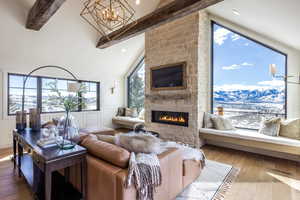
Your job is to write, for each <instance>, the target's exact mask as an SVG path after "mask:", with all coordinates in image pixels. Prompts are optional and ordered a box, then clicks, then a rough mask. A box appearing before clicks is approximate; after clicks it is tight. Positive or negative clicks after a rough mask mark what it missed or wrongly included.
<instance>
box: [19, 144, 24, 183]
mask: <svg viewBox="0 0 300 200" xmlns="http://www.w3.org/2000/svg"><path fill="white" fill-rule="evenodd" d="M22 156H23V147H22V145H21V144H20V143H18V171H19V177H21V176H22V172H21V166H22V162H21V158H22Z"/></svg>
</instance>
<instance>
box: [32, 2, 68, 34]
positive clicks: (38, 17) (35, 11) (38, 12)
mask: <svg viewBox="0 0 300 200" xmlns="http://www.w3.org/2000/svg"><path fill="white" fill-rule="evenodd" d="M64 2H65V0H36V2H35V3H34V5H33V7H32V8H31V9H30V11H29V14H28V17H27V22H26V28H28V29H32V30H36V31H39V30H40V29H41V28H42V27H43V26H44V25H45V24H46V23H47V22H48V21H49V19H50V18H51V17H52V16H53V15H54V14H55V13H56V12H57V11H58V9H59V8H60V7H61V5H62V4H63V3H64Z"/></svg>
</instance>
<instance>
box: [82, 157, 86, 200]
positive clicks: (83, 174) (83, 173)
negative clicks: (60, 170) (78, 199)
mask: <svg viewBox="0 0 300 200" xmlns="http://www.w3.org/2000/svg"><path fill="white" fill-rule="evenodd" d="M86 165H87V164H86V158H85V157H84V158H83V159H82V162H81V192H82V199H83V200H85V199H86V182H87V167H86Z"/></svg>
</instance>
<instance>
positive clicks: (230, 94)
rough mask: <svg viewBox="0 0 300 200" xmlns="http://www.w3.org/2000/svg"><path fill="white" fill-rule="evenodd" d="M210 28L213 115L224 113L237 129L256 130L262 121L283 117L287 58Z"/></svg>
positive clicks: (224, 30)
mask: <svg viewBox="0 0 300 200" xmlns="http://www.w3.org/2000/svg"><path fill="white" fill-rule="evenodd" d="M212 27H213V59H212V61H213V63H212V64H213V77H212V78H213V87H212V90H213V102H212V107H213V112H217V109H218V108H219V109H220V108H221V109H223V110H224V115H225V116H226V117H228V118H229V119H231V121H232V123H233V124H234V125H235V126H236V127H240V128H249V129H258V128H259V125H260V122H261V120H262V119H263V118H269V117H274V116H278V117H283V118H284V117H285V116H286V83H285V82H284V81H283V80H279V79H274V78H272V77H271V75H270V73H269V65H270V64H276V66H277V68H278V73H279V74H281V75H286V61H287V60H286V59H287V56H286V55H285V54H284V53H281V52H279V51H277V50H275V49H272V48H270V47H268V46H266V45H264V44H262V43H260V42H257V41H254V40H252V39H250V38H248V37H246V36H244V35H241V34H239V33H237V32H234V31H232V30H230V29H228V28H226V27H223V26H221V25H219V24H217V23H213V24H212Z"/></svg>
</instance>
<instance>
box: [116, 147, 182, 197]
mask: <svg viewBox="0 0 300 200" xmlns="http://www.w3.org/2000/svg"><path fill="white" fill-rule="evenodd" d="M158 158H159V161H160V167H161V172H162V185H161V186H159V187H158V188H157V189H156V193H155V194H154V199H157V200H164V199H173V198H175V197H176V196H177V195H178V194H179V193H180V192H181V190H182V170H183V169H182V168H183V161H182V155H181V151H180V150H178V149H175V148H173V149H169V150H168V151H166V152H164V153H162V154H160V155H159V156H158ZM127 175H128V170H127V169H126V170H122V171H120V172H118V173H117V175H116V182H117V200H126V199H136V190H135V188H134V186H131V187H129V188H125V186H124V185H125V182H126V180H127Z"/></svg>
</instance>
